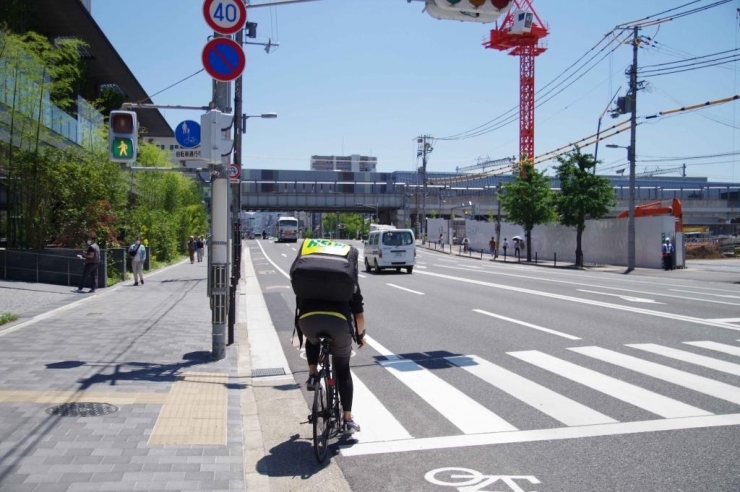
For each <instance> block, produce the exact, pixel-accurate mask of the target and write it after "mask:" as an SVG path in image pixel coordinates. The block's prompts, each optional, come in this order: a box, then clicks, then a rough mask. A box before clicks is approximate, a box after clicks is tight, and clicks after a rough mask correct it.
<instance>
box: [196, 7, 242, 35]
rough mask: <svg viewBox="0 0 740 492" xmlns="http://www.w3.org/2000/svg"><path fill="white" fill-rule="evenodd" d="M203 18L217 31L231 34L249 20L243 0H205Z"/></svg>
mask: <svg viewBox="0 0 740 492" xmlns="http://www.w3.org/2000/svg"><path fill="white" fill-rule="evenodd" d="M203 18H204V19H205V20H206V23H207V24H208V25H209V26H210V28H211V29H213V30H214V31H216V32H217V33H219V34H225V35H231V34H235V33H237V32H239V30H240V29H242V28H243V27H244V24H245V23H246V22H247V8H246V7H245V6H244V2H242V0H205V1H204V2H203Z"/></svg>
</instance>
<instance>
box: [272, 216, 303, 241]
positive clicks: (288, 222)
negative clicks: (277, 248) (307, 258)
mask: <svg viewBox="0 0 740 492" xmlns="http://www.w3.org/2000/svg"><path fill="white" fill-rule="evenodd" d="M277 240H278V242H279V243H282V242H291V243H295V242H296V241H298V219H296V218H295V217H280V218H279V219H278V234H277Z"/></svg>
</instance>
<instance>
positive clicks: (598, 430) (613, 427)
mask: <svg viewBox="0 0 740 492" xmlns="http://www.w3.org/2000/svg"><path fill="white" fill-rule="evenodd" d="M730 425H740V414H738V413H735V414H729V415H710V416H702V417H687V418H683V419H659V420H644V421H641V422H622V423H617V424H601V425H588V426H583V427H559V428H556V429H538V430H526V431H516V432H499V433H495V434H494V433H491V434H474V435H457V436H443V437H426V438H420V439H410V440H406V441H391V442H376V443H367V444H356V445H351V444H350V445H340V446H339V449H340V450H341V453H342V455H343V456H364V455H368V454H387V453H403V452H409V451H426V450H432V449H450V448H464V447H471V446H491V445H496V444H510V443H523V442H540V441H558V440H561V439H579V438H583V437H601V436H618V435H625V434H640V433H643V432H661V431H675V430H683V429H702V428H711V427H726V426H730Z"/></svg>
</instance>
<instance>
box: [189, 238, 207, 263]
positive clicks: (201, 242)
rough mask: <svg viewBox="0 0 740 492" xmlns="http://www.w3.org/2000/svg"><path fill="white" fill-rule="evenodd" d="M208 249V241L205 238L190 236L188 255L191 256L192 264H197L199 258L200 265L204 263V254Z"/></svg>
mask: <svg viewBox="0 0 740 492" xmlns="http://www.w3.org/2000/svg"><path fill="white" fill-rule="evenodd" d="M205 247H206V240H205V238H204V237H203V236H190V239H189V240H188V255H189V256H190V264H191V265H192V264H193V263H195V259H196V257H197V259H198V263H200V262H202V261H203V252H204V250H205Z"/></svg>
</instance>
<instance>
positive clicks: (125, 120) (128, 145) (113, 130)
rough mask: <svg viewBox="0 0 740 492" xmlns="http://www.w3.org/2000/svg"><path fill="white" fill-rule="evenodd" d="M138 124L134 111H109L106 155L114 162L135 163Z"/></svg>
mask: <svg viewBox="0 0 740 492" xmlns="http://www.w3.org/2000/svg"><path fill="white" fill-rule="evenodd" d="M138 133H139V123H138V120H137V118H136V113H135V112H134V111H123V110H119V111H111V112H110V118H109V127H108V153H109V155H110V159H111V160H112V161H115V162H129V163H132V162H136V154H137V151H138V137H139V135H138Z"/></svg>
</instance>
